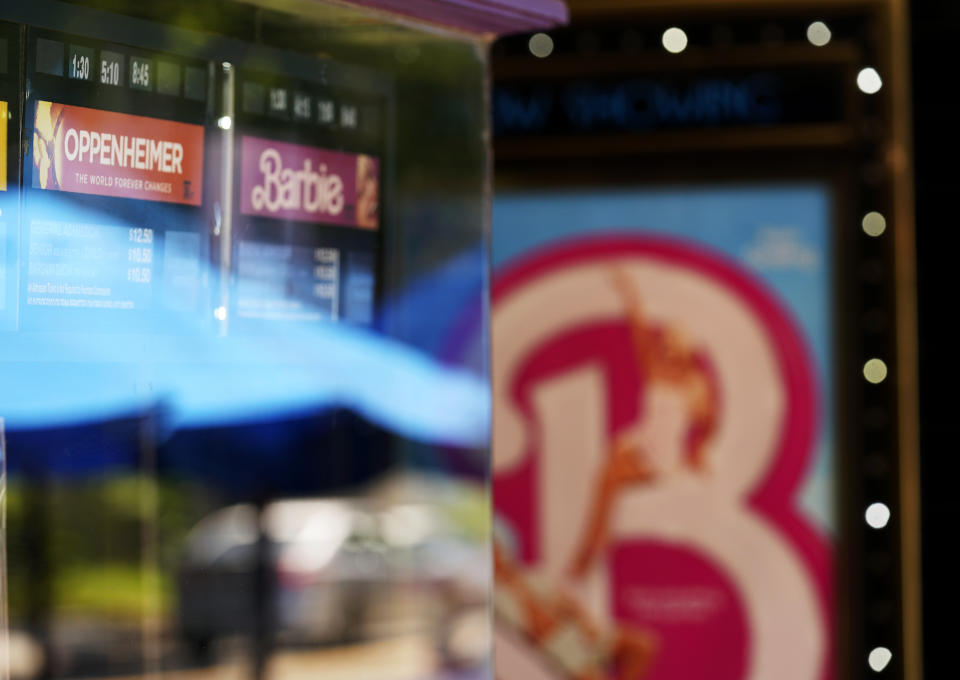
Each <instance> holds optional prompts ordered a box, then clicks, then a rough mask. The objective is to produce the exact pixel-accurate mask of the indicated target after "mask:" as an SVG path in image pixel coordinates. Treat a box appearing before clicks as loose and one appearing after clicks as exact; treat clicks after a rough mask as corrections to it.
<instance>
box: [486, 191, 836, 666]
mask: <svg viewBox="0 0 960 680" xmlns="http://www.w3.org/2000/svg"><path fill="white" fill-rule="evenodd" d="M769 191H770V190H769V189H762V188H761V189H759V190H757V191H755V192H754V193H753V194H751V193H750V192H740V193H739V194H738V193H737V192H733V194H732V195H725V196H724V195H719V194H717V193H716V192H711V191H707V190H704V191H701V192H700V193H699V194H698V193H697V192H696V191H692V192H688V195H682V194H678V195H676V196H674V197H673V202H672V203H671V202H670V200H669V198H670V197H669V196H668V197H667V199H664V197H663V196H656V195H653V196H643V195H640V196H629V195H628V196H619V197H617V196H612V197H611V196H607V197H602V196H601V197H599V198H598V197H596V196H582V197H579V200H580V201H581V205H580V208H579V209H578V207H577V204H576V201H577V200H578V197H577V196H576V195H566V196H563V197H560V196H547V197H542V196H534V197H530V196H516V197H513V198H512V199H507V200H500V201H499V203H498V204H497V205H496V206H495V218H494V224H495V227H494V241H493V247H494V259H495V263H496V265H497V267H496V274H495V280H494V289H493V307H492V321H491V327H492V336H493V362H492V376H493V401H494V412H493V413H494V430H493V432H494V437H493V491H494V504H495V509H496V528H495V572H496V580H497V586H496V596H495V613H496V625H495V640H496V646H495V669H496V676H497V678H498V680H515V679H516V680H520V679H523V680H562V679H568V678H576V679H578V680H587V679H589V680H687V679H694V678H710V679H711V680H768V679H769V678H777V679H778V680H827V679H829V678H832V677H833V657H834V650H833V639H834V633H833V617H834V614H833V604H832V588H833V576H832V569H833V566H832V564H833V557H832V555H833V547H832V546H833V543H834V538H833V535H834V528H833V523H834V520H833V516H832V513H833V511H832V506H831V498H832V452H831V450H830V434H829V433H830V429H831V427H830V418H829V401H830V399H829V395H828V393H827V386H828V382H829V371H828V369H829V334H828V330H829V314H830V312H829V302H828V300H826V299H817V298H818V296H821V297H822V295H825V293H826V290H827V289H826V286H827V283H826V282H827V281H828V280H829V277H828V276H827V273H828V267H829V248H828V246H827V243H828V238H829V235H828V233H827V232H828V229H827V227H828V222H827V217H826V216H827V215H828V214H829V196H828V195H826V194H825V193H824V192H823V190H822V189H820V188H813V189H811V188H809V187H800V188H799V189H797V192H798V193H797V194H796V195H787V196H786V199H787V200H786V203H784V202H783V201H781V200H778V198H780V199H783V198H784V196H783V195H781V196H779V197H778V196H777V195H769ZM774 191H780V192H781V194H783V192H786V193H787V194H789V193H790V190H789V189H777V190H774ZM765 192H766V193H765ZM791 200H793V201H799V202H800V203H802V202H803V201H804V200H806V201H807V204H806V207H805V208H804V209H803V210H799V211H794V212H793V213H792V214H791V213H785V214H783V215H782V219H780V220H779V221H772V220H773V217H771V216H775V213H776V211H777V210H780V209H782V208H783V207H784V206H787V207H789V205H790V201H791ZM511 201H512V202H511ZM538 201H539V202H538ZM618 201H619V202H618ZM665 201H666V202H665ZM698 201H700V203H701V204H702V205H698V203H697V202H698ZM584 205H586V206H587V207H590V209H589V210H588V209H585V208H584ZM538 206H539V207H538ZM591 206H592V207H591ZM601 206H605V207H601ZM618 206H619V207H618ZM644 212H646V218H647V219H648V220H651V221H652V222H653V223H654V224H659V225H660V226H659V228H652V227H644V226H640V225H642V224H643V223H641V222H640V220H641V219H643V215H644ZM767 213H769V214H767ZM551 217H552V218H553V221H552V222H550V221H549V220H550V218H551ZM578 220H579V221H581V222H583V221H586V220H596V221H595V222H592V224H594V225H596V226H594V227H592V228H583V227H582V224H580V223H578ZM605 220H607V221H606V228H602V227H603V226H604V221H605ZM614 220H618V221H614ZM627 220H633V221H634V223H635V224H637V225H638V226H636V227H632V226H630V224H631V222H628V221H627ZM791 220H792V221H793V223H791ZM644 222H646V220H644ZM681 222H682V224H681ZM646 223H647V224H650V223H651V222H646ZM625 224H626V225H628V226H627V227H624V226H623V225H625ZM538 225H539V226H538Z"/></svg>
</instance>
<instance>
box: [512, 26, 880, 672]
mask: <svg viewBox="0 0 960 680" xmlns="http://www.w3.org/2000/svg"><path fill="white" fill-rule="evenodd" d="M832 37H833V34H832V33H831V31H830V28H829V27H828V26H827V25H826V24H825V23H824V22H822V21H814V22H813V23H811V24H810V25H809V26H808V27H807V40H808V41H809V42H810V44H811V45H814V46H815V47H823V46H825V45H827V44H828V43H829V42H830V40H831V39H832ZM661 44H662V45H663V48H664V49H665V50H666V51H667V52H670V53H671V54H680V53H681V52H683V51H684V50H686V49H687V45H688V44H689V38H688V37H687V34H686V32H685V31H684V30H683V29H682V28H679V27H676V26H672V27H670V28H668V29H667V30H665V31H664V32H663V35H662V36H661ZM528 46H529V49H530V52H531V53H532V54H533V55H534V56H535V57H539V58H541V59H543V58H546V57H549V56H550V55H551V54H552V53H553V48H554V44H553V38H551V37H550V36H549V35H547V34H546V33H537V34H535V35H533V36H532V37H531V38H530V42H529V45H528ZM857 87H858V88H859V89H860V91H861V92H863V93H864V94H875V93H877V92H879V91H880V88H882V87H883V80H882V79H881V78H880V74H879V73H878V72H877V70H876V69H875V68H873V67H870V66H868V67H865V68H863V69H861V70H860V72H859V73H858V74H857ZM861 227H862V228H863V231H864V233H865V234H867V235H868V236H870V237H873V238H877V237H879V236H881V235H882V234H883V233H884V232H885V231H886V229H887V220H886V218H885V217H884V216H883V215H882V214H881V213H879V212H876V211H871V212H868V213H867V214H866V215H864V216H863V220H862V222H861ZM887 374H888V369H887V364H886V362H884V361H883V360H882V359H877V358H874V359H870V360H869V361H867V362H866V363H865V364H864V366H863V377H864V378H865V379H866V380H867V382H869V383H872V384H874V385H877V384H880V383H882V382H883V381H884V380H886V379H887ZM890 514H891V513H890V508H889V507H888V506H887V505H886V504H885V503H882V502H876V503H872V504H870V506H869V507H867V509H866V512H865V513H864V516H865V519H866V522H867V525H868V526H870V527H871V528H873V529H878V530H879V529H883V528H885V527H886V526H887V525H888V524H889V522H890ZM892 660H893V653H892V652H891V651H890V650H889V649H888V648H886V647H875V648H874V649H872V650H871V651H870V653H869V655H868V656H867V663H868V665H869V666H870V668H871V669H872V670H873V671H875V672H877V673H880V672H881V671H883V670H884V669H885V668H886V667H887V666H888V665H889V664H890V661H892Z"/></svg>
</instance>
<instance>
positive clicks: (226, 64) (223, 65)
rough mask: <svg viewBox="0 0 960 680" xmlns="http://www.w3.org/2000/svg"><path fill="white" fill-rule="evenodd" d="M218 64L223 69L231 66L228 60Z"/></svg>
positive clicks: (227, 69) (226, 69) (228, 68)
mask: <svg viewBox="0 0 960 680" xmlns="http://www.w3.org/2000/svg"><path fill="white" fill-rule="evenodd" d="M220 66H221V67H222V68H223V70H224V71H229V70H230V69H232V68H233V64H231V63H230V62H229V61H225V62H223V63H222V64H220Z"/></svg>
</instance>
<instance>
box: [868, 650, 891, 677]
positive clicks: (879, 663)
mask: <svg viewBox="0 0 960 680" xmlns="http://www.w3.org/2000/svg"><path fill="white" fill-rule="evenodd" d="M892 659H893V652H891V651H890V650H889V649H887V648H886V647H876V648H875V649H873V650H871V652H870V656H868V657H867V663H868V664H870V669H871V670H873V671H876V672H877V673H879V672H880V671H882V670H883V669H884V668H886V667H887V665H888V664H889V663H890V661H891V660H892Z"/></svg>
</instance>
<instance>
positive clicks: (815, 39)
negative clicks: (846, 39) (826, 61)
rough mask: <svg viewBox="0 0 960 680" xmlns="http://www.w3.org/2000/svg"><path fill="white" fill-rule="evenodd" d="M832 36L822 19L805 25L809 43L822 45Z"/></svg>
mask: <svg viewBox="0 0 960 680" xmlns="http://www.w3.org/2000/svg"><path fill="white" fill-rule="evenodd" d="M832 37H833V34H832V33H831V32H830V29H829V28H828V27H827V25H826V24H825V23H823V22H822V21H814V22H813V23H812V24H810V25H809V26H807V40H809V41H810V44H811V45H813V46H814V47H823V46H824V45H826V44H827V43H829V42H830V38H832Z"/></svg>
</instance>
